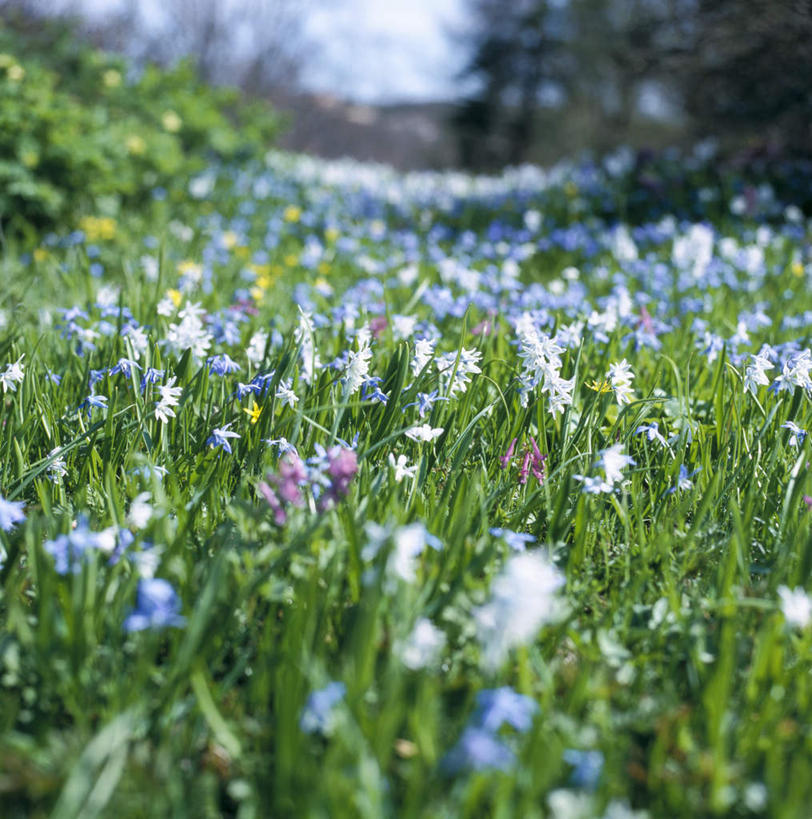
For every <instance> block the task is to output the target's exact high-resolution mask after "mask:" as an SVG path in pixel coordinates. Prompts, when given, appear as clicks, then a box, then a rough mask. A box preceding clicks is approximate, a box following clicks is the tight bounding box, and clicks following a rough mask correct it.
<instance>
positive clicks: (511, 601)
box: [474, 552, 564, 668]
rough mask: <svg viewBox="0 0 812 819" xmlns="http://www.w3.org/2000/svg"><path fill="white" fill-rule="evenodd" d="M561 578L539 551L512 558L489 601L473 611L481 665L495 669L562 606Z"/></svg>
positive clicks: (496, 581) (494, 584)
mask: <svg viewBox="0 0 812 819" xmlns="http://www.w3.org/2000/svg"><path fill="white" fill-rule="evenodd" d="M563 586H564V575H563V574H562V573H561V572H560V571H559V570H558V569H557V568H556V567H555V566H554V565H553V564H552V563H551V562H550V561H549V560H548V559H547V558H546V557H544V556H543V555H542V554H540V553H539V552H522V553H519V554H514V555H511V557H509V558H508V560H507V563H506V564H505V566H504V567H503V569H502V571H501V573H500V574H499V575H498V576H497V577H496V579H495V580H494V581H493V583H492V585H491V594H490V599H489V600H488V602H487V603H485V604H483V605H482V606H479V607H478V608H476V609H475V610H474V621H475V623H476V629H477V636H478V638H479V641H480V644H481V646H482V662H483V664H484V665H485V666H487V667H489V668H498V667H499V666H500V665H501V664H502V663H503V662H504V660H505V658H506V657H507V655H508V652H509V651H510V650H511V649H513V648H515V647H517V646H521V645H526V644H527V643H529V642H530V641H531V640H533V638H534V637H535V636H536V634H537V633H538V631H539V629H540V628H541V626H542V625H544V624H545V623H548V622H550V621H552V620H555V619H557V618H558V617H559V616H560V614H561V612H562V607H563V602H562V599H561V597H560V596H559V594H558V592H559V591H560V589H561V588H562V587H563Z"/></svg>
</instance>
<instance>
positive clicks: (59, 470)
mask: <svg viewBox="0 0 812 819" xmlns="http://www.w3.org/2000/svg"><path fill="white" fill-rule="evenodd" d="M61 451H62V447H61V446H58V447H54V449H52V450H51V451H50V452H49V453H48V457H49V458H50V457H52V456H54V455H56V456H57V457H56V458H54V459H53V461H51V465H50V466H49V467H48V474H49V475H50V476H51V477H52V478H62V477H64V476H65V475H67V474H68V469H67V467H66V466H65V459H64V458H63V457H62V456H61V455H59V454H58V453H60V452H61Z"/></svg>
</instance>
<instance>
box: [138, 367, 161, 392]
mask: <svg viewBox="0 0 812 819" xmlns="http://www.w3.org/2000/svg"><path fill="white" fill-rule="evenodd" d="M163 378H164V371H163V370H158V369H156V368H155V367H148V368H147V371H146V372H145V373H144V375H143V377H142V378H141V389H142V390H143V389H144V388H145V387H146V386H147V384H157V383H158V382H159V381H163Z"/></svg>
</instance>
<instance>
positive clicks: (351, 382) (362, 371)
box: [344, 346, 372, 395]
mask: <svg viewBox="0 0 812 819" xmlns="http://www.w3.org/2000/svg"><path fill="white" fill-rule="evenodd" d="M371 359H372V350H370V349H369V347H368V346H363V347H361V348H360V349H359V350H358V351H357V352H356V351H355V350H351V351H350V354H349V356H348V358H347V366H346V367H345V369H344V383H345V385H346V387H347V395H353V394H354V393H355V392H357V391H358V390H359V389H360V388H361V384H363V383H364V381H366V378H367V376H368V375H369V362H370V361H371Z"/></svg>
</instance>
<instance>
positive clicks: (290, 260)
mask: <svg viewBox="0 0 812 819" xmlns="http://www.w3.org/2000/svg"><path fill="white" fill-rule="evenodd" d="M282 261H284V263H285V264H286V265H287V266H288V267H296V265H298V264H299V257H298V256H297V255H296V254H295V253H288V255H287V256H285V258H284V259H283V260H282Z"/></svg>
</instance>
